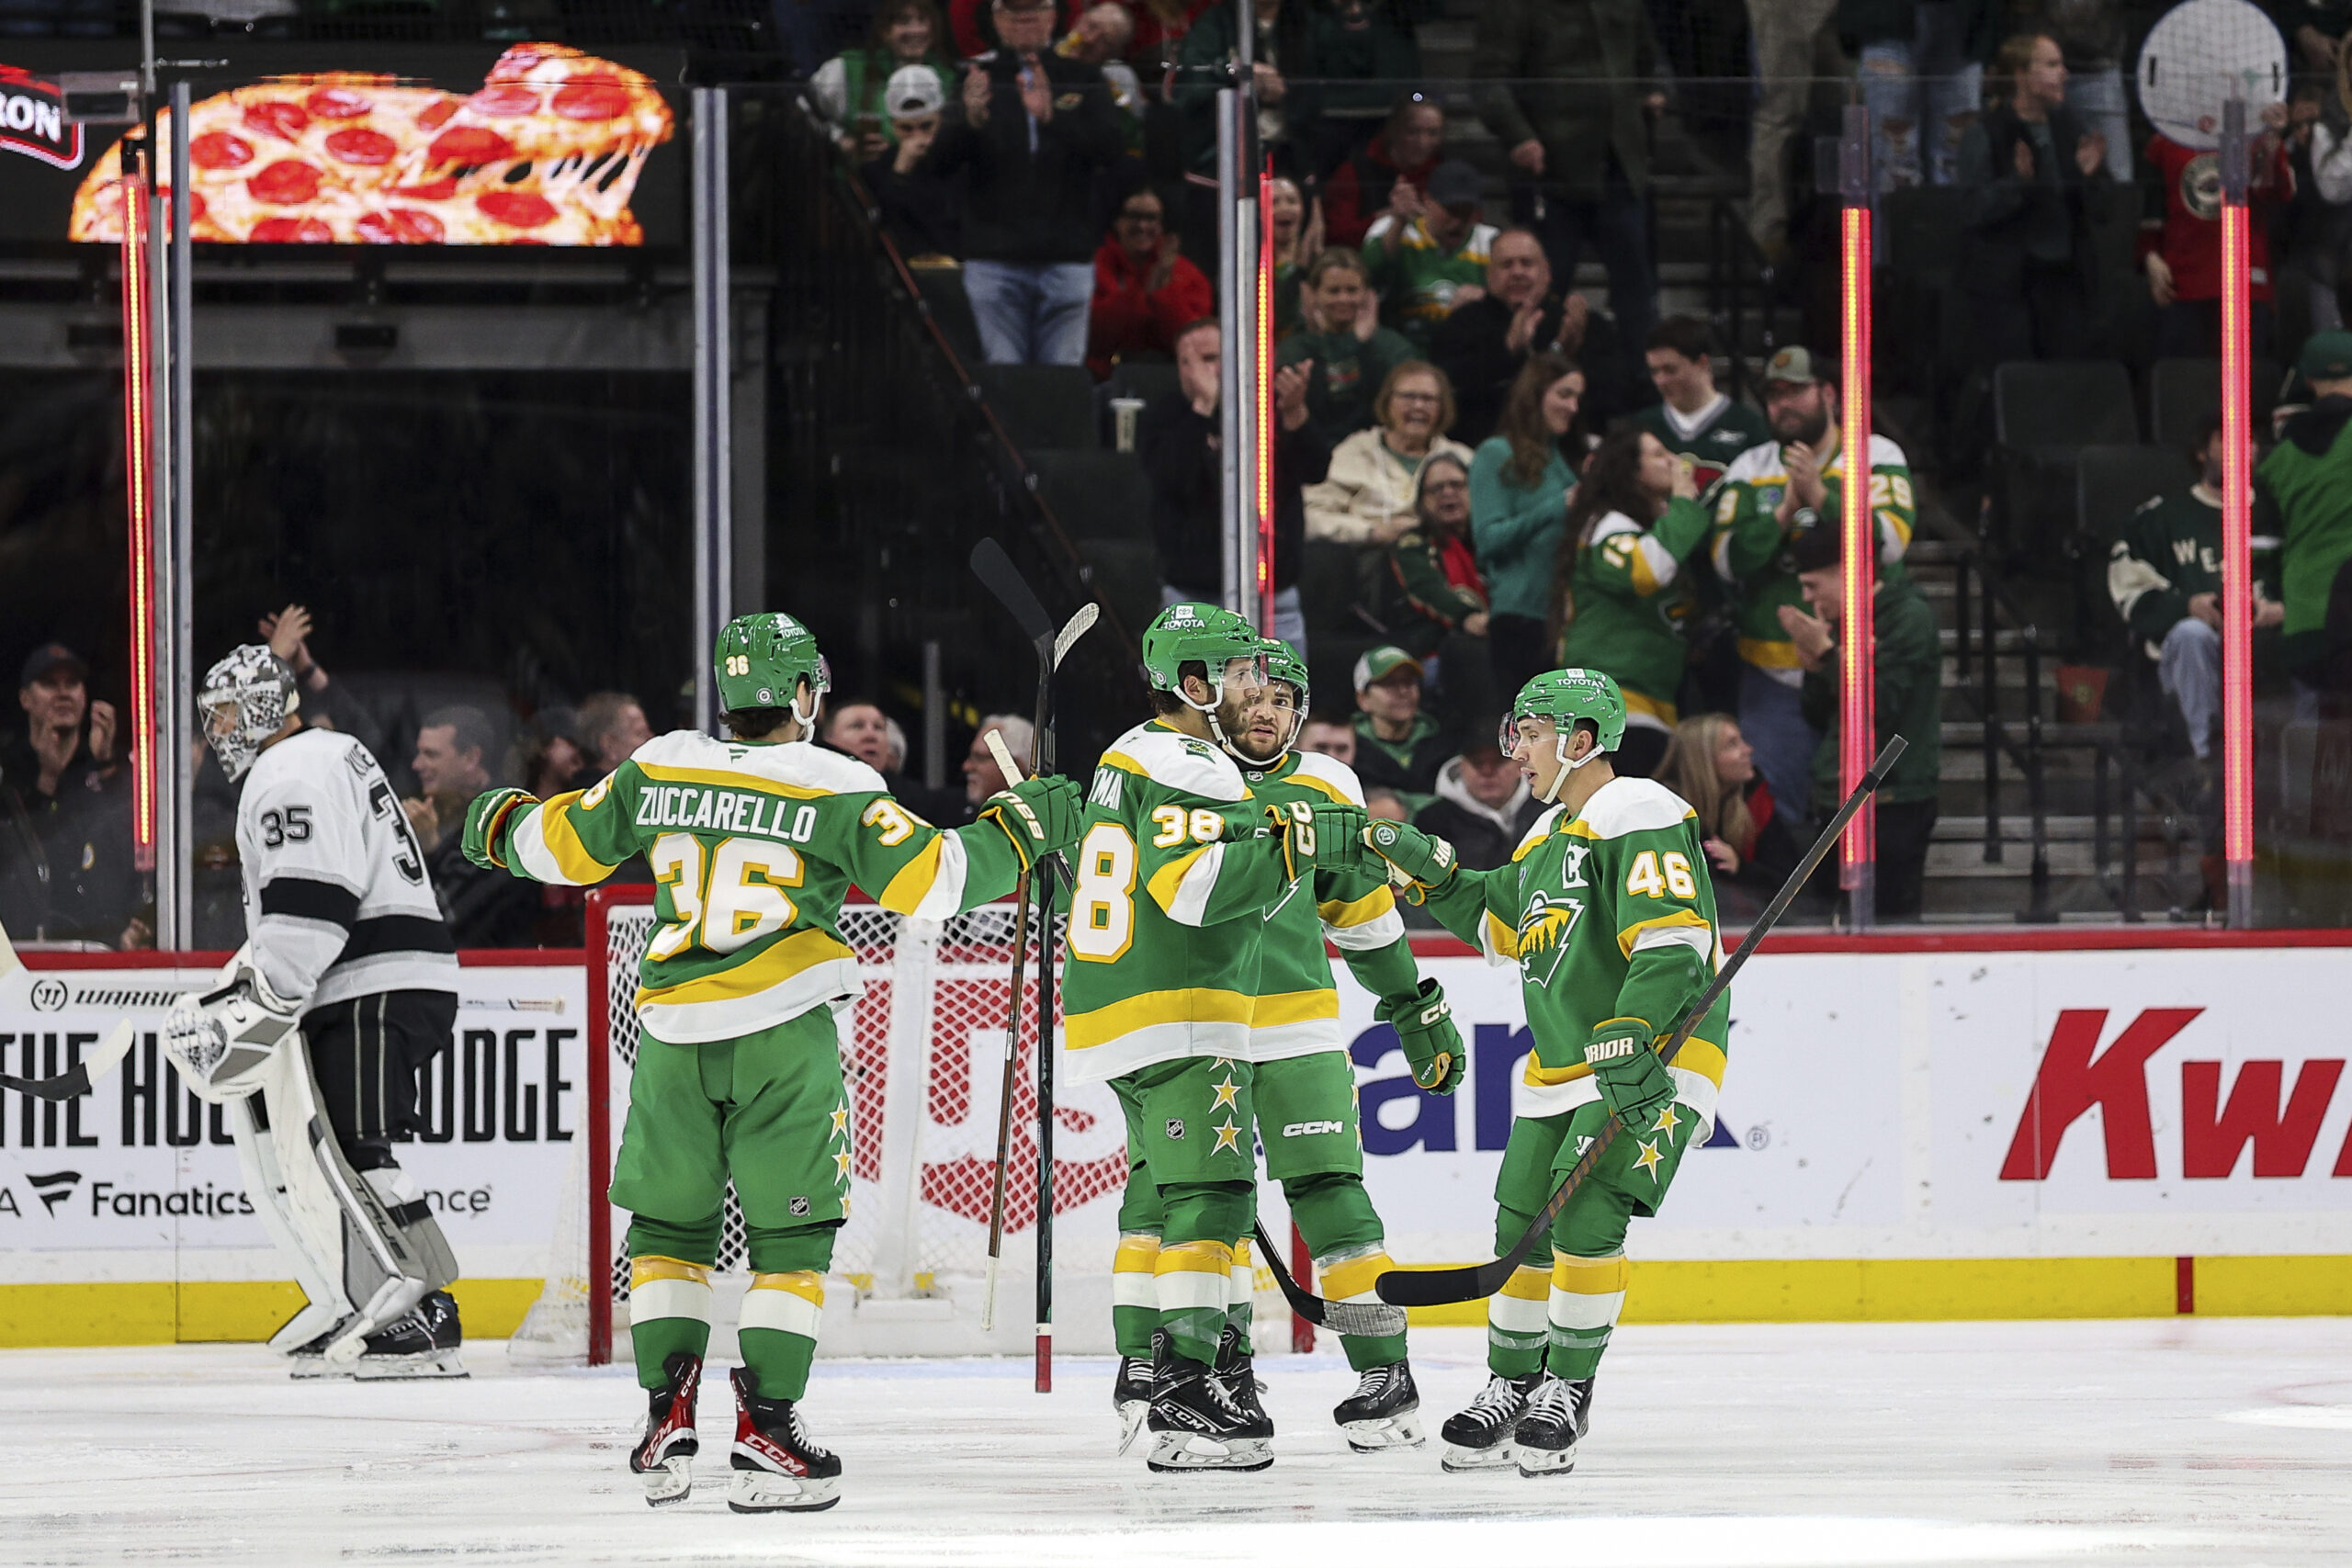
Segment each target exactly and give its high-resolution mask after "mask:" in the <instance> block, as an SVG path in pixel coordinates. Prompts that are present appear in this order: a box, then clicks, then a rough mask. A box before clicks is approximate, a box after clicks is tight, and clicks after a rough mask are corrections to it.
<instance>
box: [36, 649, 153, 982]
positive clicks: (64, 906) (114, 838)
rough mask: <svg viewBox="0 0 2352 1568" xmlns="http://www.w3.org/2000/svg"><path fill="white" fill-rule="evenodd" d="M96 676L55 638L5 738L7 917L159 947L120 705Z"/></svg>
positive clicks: (48, 937) (90, 937) (71, 938)
mask: <svg viewBox="0 0 2352 1568" xmlns="http://www.w3.org/2000/svg"><path fill="white" fill-rule="evenodd" d="M89 674H90V667H89V665H88V664H86V663H85V662H84V661H83V659H82V656H81V655H80V654H78V653H75V652H74V650H73V649H69V648H67V647H66V646H65V645H64V644H62V643H55V642H52V643H49V644H47V645H45V646H43V647H41V648H38V649H34V650H33V652H32V654H31V655H30V656H29V657H28V658H27V659H26V660H25V663H24V668H23V669H22V670H21V671H19V672H18V674H17V705H18V707H20V708H21V709H22V710H23V711H24V716H25V723H24V728H21V729H14V730H11V731H9V732H8V733H7V735H6V737H5V738H0V926H5V927H6V928H7V930H8V931H9V933H10V935H11V936H13V937H14V938H15V939H16V940H17V941H18V942H97V943H102V944H104V945H106V946H108V947H126V948H129V947H152V946H153V945H154V941H155V939H154V934H153V931H154V928H153V925H152V923H151V922H150V920H149V919H148V917H147V916H146V914H144V913H143V912H142V911H141V901H142V897H141V878H140V875H139V872H138V868H137V866H136V864H135V863H134V861H133V858H132V855H133V845H132V841H131V832H130V775H129V774H128V773H124V772H122V771H121V769H120V768H119V766H118V764H117V761H116V758H115V739H116V716H115V708H114V705H113V704H111V703H107V702H93V701H92V700H91V698H90V688H89Z"/></svg>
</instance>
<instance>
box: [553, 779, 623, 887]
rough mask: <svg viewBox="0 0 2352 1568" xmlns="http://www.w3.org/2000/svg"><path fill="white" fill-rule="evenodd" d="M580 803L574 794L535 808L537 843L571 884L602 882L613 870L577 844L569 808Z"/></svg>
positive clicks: (577, 831)
mask: <svg viewBox="0 0 2352 1568" xmlns="http://www.w3.org/2000/svg"><path fill="white" fill-rule="evenodd" d="M579 804H580V796H579V795H578V794H576V793H575V794H571V795H557V796H556V797H555V798H554V799H553V800H549V801H545V802H543V803H541V805H540V807H539V841H540V842H542V843H544V844H545V845H547V849H548V854H550V855H552V856H554V857H555V863H556V867H557V869H558V870H560V871H561V872H562V873H563V874H564V875H566V876H568V877H570V878H571V880H572V881H574V882H580V883H589V882H602V881H604V880H605V878H606V877H608V876H610V875H612V874H613V867H612V865H609V864H607V863H605V862H603V861H600V860H598V859H597V858H596V857H595V856H594V855H593V854H591V853H589V852H588V846H587V845H586V844H585V843H582V841H581V838H580V829H578V828H577V827H575V826H573V824H572V820H571V812H572V808H573V807H576V806H578V805H579Z"/></svg>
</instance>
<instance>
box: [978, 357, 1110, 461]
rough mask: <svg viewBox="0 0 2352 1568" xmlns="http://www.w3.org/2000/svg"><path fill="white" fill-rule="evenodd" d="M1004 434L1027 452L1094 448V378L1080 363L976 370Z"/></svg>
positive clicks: (1024, 452)
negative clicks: (1043, 449) (1048, 448)
mask: <svg viewBox="0 0 2352 1568" xmlns="http://www.w3.org/2000/svg"><path fill="white" fill-rule="evenodd" d="M972 374H973V378H974V379H975V380H977V381H978V383H979V385H980V395H981V396H982V397H984V398H986V399H987V400H988V404H989V408H991V409H993V410H995V411H996V417H997V419H998V420H999V421H1000V422H1001V423H1002V424H1003V425H1004V433H1005V434H1007V435H1009V436H1011V437H1012V444H1013V445H1014V446H1018V447H1019V448H1021V451H1022V453H1023V455H1024V456H1026V455H1027V454H1029V453H1030V452H1032V451H1033V450H1035V449H1039V448H1044V447H1059V448H1066V449H1076V450H1081V451H1082V450H1086V449H1088V448H1091V446H1094V378H1093V377H1091V376H1090V375H1088V374H1087V373H1086V370H1085V368H1084V367H1081V366H1077V365H983V366H980V367H978V368H977V369H975V370H974V371H973V372H972Z"/></svg>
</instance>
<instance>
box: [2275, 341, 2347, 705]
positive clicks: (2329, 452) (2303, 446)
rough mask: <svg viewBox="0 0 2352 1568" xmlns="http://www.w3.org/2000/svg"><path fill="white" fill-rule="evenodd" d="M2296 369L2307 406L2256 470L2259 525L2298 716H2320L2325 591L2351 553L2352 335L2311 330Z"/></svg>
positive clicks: (2324, 642) (2325, 637) (2288, 426)
mask: <svg viewBox="0 0 2352 1568" xmlns="http://www.w3.org/2000/svg"><path fill="white" fill-rule="evenodd" d="M2295 367H2296V369H2298V370H2300V371H2301V373H2302V376H2303V379H2304V380H2306V381H2308V382H2310V383H2311V389H2312V401H2311V406H2310V407H2309V408H2307V409H2305V410H2304V411H2303V412H2301V413H2299V414H2296V415H2295V416H2294V417H2293V418H2291V419H2290V420H2289V421H2288V422H2287V429H2286V433H2285V435H2284V438H2283V439H2281V440H2280V441H2279V443H2278V446H2273V447H2272V448H2271V449H2270V452H2269V454H2268V455H2267V457H2264V458H2263V459H2262V463H2261V466H2260V467H2259V468H2256V470H2255V479H2256V532H2259V533H2266V534H2277V535H2278V536H2279V538H2280V545H2279V554H2278V577H2279V597H2280V599H2281V600H2283V601H2284V603H2285V605H2286V615H2285V619H2284V622H2283V632H2282V636H2283V638H2284V641H2283V642H2282V644H2281V649H2280V651H2281V655H2282V658H2283V660H2284V662H2285V663H2286V666H2287V672H2288V674H2289V675H2290V677H2292V678H2293V679H2294V681H2295V682H2296V683H2297V692H2298V700H2297V704H2296V710H2297V711H2296V716H2297V717H2298V718H2303V719H2309V718H2316V717H2317V716H2318V711H2317V708H2318V703H2317V695H2316V692H2317V688H2318V686H2319V685H2320V683H2321V681H2322V672H2321V665H2322V664H2323V662H2324V660H2325V658H2326V654H2327V601H2328V593H2329V591H2330V590H2331V588H2332V587H2333V586H2334V584H2335V576H2336V572H2337V571H2338V570H2339V569H2341V568H2342V567H2343V565H2344V563H2345V562H2346V560H2347V559H2352V434H2347V431H2346V425H2347V423H2352V333H2341V332H2337V333H2319V334H2318V335H2316V336H2314V337H2313V338H2312V340H2311V341H2310V342H2309V343H2307V344H2304V345H2303V351H2302V354H2301V355H2300V356H2299V357H2298V358H2297V360H2296V362H2295Z"/></svg>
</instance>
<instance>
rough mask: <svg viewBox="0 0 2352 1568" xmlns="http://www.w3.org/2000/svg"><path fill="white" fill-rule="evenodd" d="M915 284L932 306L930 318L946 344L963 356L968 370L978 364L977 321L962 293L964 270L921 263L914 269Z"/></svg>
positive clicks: (976, 367)
mask: <svg viewBox="0 0 2352 1568" xmlns="http://www.w3.org/2000/svg"><path fill="white" fill-rule="evenodd" d="M913 271H914V276H915V287H916V288H919V289H921V290H922V302H923V303H924V304H925V305H927V306H929V307H930V308H931V318H932V320H933V321H937V322H938V323H939V330H940V332H941V333H942V334H944V336H945V337H946V339H947V345H948V346H949V347H950V348H953V349H954V350H955V351H956V357H957V358H959V359H961V360H963V362H964V367H965V368H966V369H967V370H974V369H978V367H979V364H980V325H979V322H978V321H977V320H976V319H975V318H974V317H973V315H972V301H971V300H970V299H969V298H967V296H966V294H965V293H964V274H963V271H962V270H961V269H960V268H957V267H952V266H924V267H916V268H914V269H913Z"/></svg>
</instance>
